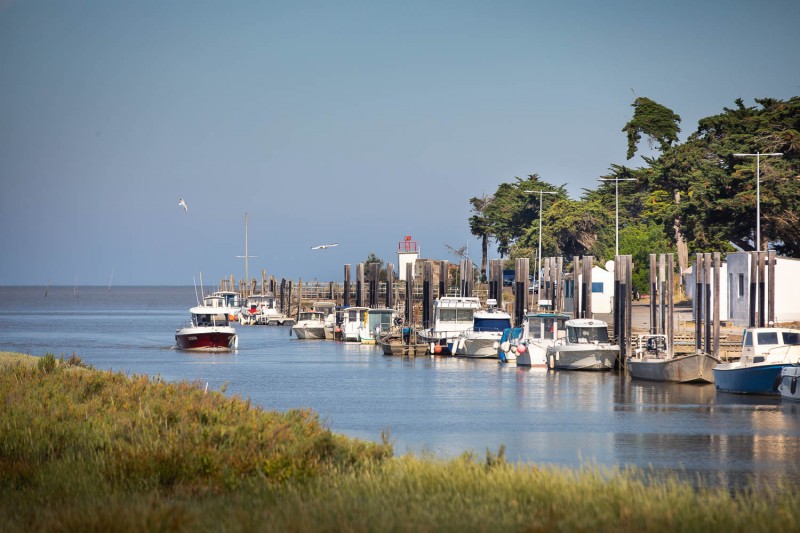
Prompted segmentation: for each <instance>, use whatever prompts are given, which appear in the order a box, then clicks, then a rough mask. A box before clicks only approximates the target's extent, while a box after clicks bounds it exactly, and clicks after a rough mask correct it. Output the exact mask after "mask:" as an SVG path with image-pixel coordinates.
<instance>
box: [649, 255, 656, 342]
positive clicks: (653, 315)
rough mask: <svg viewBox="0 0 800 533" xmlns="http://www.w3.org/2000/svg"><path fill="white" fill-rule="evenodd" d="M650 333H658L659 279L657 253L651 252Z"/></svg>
mask: <svg viewBox="0 0 800 533" xmlns="http://www.w3.org/2000/svg"><path fill="white" fill-rule="evenodd" d="M649 259H650V334H651V335H655V334H657V333H658V307H657V306H656V303H657V302H658V279H657V277H656V254H650V256H649Z"/></svg>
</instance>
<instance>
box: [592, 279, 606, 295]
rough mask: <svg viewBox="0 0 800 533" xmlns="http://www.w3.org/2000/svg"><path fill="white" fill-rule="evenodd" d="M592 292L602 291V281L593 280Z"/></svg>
mask: <svg viewBox="0 0 800 533" xmlns="http://www.w3.org/2000/svg"><path fill="white" fill-rule="evenodd" d="M592 292H599V293H602V292H603V282H602V281H593V282H592Z"/></svg>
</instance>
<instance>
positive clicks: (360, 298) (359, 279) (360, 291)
mask: <svg viewBox="0 0 800 533" xmlns="http://www.w3.org/2000/svg"><path fill="white" fill-rule="evenodd" d="M356 307H364V263H359V264H357V265H356Z"/></svg>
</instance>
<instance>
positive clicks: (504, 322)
mask: <svg viewBox="0 0 800 533" xmlns="http://www.w3.org/2000/svg"><path fill="white" fill-rule="evenodd" d="M486 304H487V305H488V306H489V308H488V309H485V310H481V311H475V314H474V315H473V320H472V327H471V328H470V329H468V330H465V331H463V332H462V333H461V334H460V335H459V336H458V337H457V338H456V340H455V341H454V343H453V346H451V348H450V352H451V353H452V354H453V355H457V356H459V357H473V358H480V359H486V358H497V348H498V346H499V343H500V339H501V338H502V336H503V331H505V330H506V329H508V328H510V327H511V315H509V314H508V313H506V312H505V311H501V310H500V309H498V308H497V301H496V300H487V301H486Z"/></svg>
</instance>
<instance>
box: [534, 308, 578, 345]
mask: <svg viewBox="0 0 800 533" xmlns="http://www.w3.org/2000/svg"><path fill="white" fill-rule="evenodd" d="M569 318H570V316H569V315H564V314H558V313H528V314H527V315H525V325H524V327H525V332H524V334H523V337H524V338H526V339H528V340H532V341H550V340H558V339H563V338H564V337H565V336H566V327H565V325H564V324H565V323H566V321H567V320H569Z"/></svg>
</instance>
